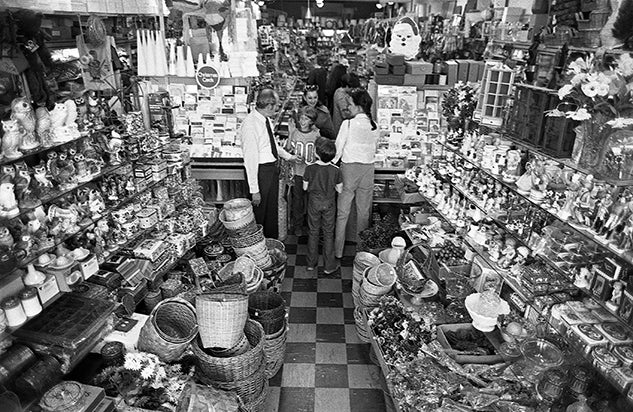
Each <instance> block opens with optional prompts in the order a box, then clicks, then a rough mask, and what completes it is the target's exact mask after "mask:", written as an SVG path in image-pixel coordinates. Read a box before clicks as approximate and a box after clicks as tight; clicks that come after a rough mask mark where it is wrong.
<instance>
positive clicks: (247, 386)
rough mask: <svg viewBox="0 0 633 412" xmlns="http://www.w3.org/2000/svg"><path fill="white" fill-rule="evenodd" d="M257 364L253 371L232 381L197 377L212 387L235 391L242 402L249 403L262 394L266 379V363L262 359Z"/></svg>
mask: <svg viewBox="0 0 633 412" xmlns="http://www.w3.org/2000/svg"><path fill="white" fill-rule="evenodd" d="M257 366H258V368H257V370H256V371H255V373H253V374H251V375H250V376H247V377H245V378H243V379H238V380H234V381H223V380H213V379H209V378H208V377H207V376H199V377H198V379H199V380H200V381H201V382H202V383H204V384H206V385H210V386H213V387H214V388H219V389H224V390H226V391H233V392H237V395H238V396H239V397H240V399H241V400H242V402H244V403H245V404H249V403H252V402H254V401H255V400H257V399H258V398H259V396H260V395H261V394H262V391H263V390H264V382H265V381H266V363H265V362H264V361H263V359H262V361H261V362H260V363H259V365H257Z"/></svg>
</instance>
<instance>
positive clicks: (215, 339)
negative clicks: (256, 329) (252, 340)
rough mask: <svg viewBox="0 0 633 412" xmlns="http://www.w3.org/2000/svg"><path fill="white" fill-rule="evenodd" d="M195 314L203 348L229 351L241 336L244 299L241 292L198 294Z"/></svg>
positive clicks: (244, 310)
mask: <svg viewBox="0 0 633 412" xmlns="http://www.w3.org/2000/svg"><path fill="white" fill-rule="evenodd" d="M196 313H197V314H198V324H199V326H200V339H201V341H202V345H203V347H204V348H225V349H228V348H232V347H234V346H235V345H237V343H238V342H239V341H240V339H242V334H243V333H244V325H245V324H246V320H247V319H248V296H247V295H244V294H241V293H212V294H205V295H198V296H196Z"/></svg>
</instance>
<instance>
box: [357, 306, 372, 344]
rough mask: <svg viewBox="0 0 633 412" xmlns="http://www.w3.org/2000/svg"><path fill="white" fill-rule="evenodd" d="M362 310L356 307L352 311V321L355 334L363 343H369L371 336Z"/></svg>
mask: <svg viewBox="0 0 633 412" xmlns="http://www.w3.org/2000/svg"><path fill="white" fill-rule="evenodd" d="M363 310H364V309H363V308H362V307H361V306H356V308H355V309H354V321H355V322H356V333H357V334H358V337H359V338H360V340H362V341H363V342H371V335H370V334H369V329H368V326H367V322H366V321H365V317H364V316H363Z"/></svg>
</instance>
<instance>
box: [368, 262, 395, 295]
mask: <svg viewBox="0 0 633 412" xmlns="http://www.w3.org/2000/svg"><path fill="white" fill-rule="evenodd" d="M377 267H378V266H376V267H373V268H370V269H369V270H366V271H365V273H364V279H363V283H362V284H361V285H360V295H361V297H362V296H363V293H365V294H367V295H376V296H382V295H386V294H387V293H389V292H390V291H391V287H392V286H393V284H392V285H389V286H382V285H376V284H374V283H373V282H372V278H375V276H374V275H373V274H372V273H370V272H372V271H375V270H376V268H377ZM394 282H395V279H394Z"/></svg>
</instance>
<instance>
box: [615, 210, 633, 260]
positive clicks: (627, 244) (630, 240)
mask: <svg viewBox="0 0 633 412" xmlns="http://www.w3.org/2000/svg"><path fill="white" fill-rule="evenodd" d="M630 206H633V205H630ZM621 226H622V227H621V229H620V230H619V231H616V232H615V235H614V236H613V238H614V244H613V245H611V246H612V247H613V248H614V249H616V251H617V252H619V253H622V252H623V251H625V250H629V249H631V248H632V247H633V211H629V214H628V217H627V219H626V221H624V222H623V223H622V224H621Z"/></svg>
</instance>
